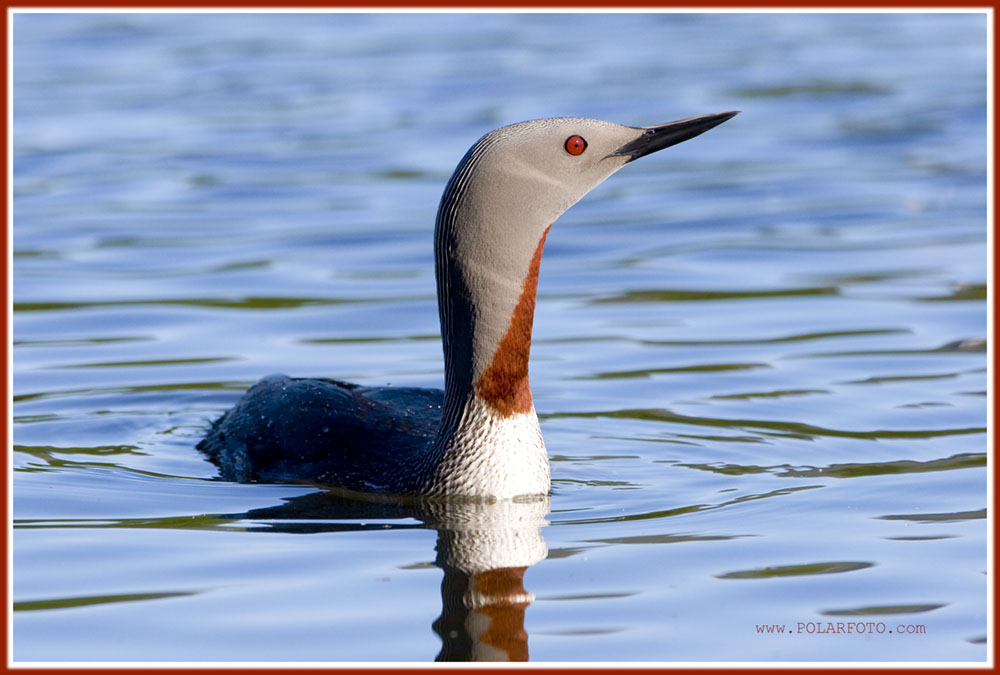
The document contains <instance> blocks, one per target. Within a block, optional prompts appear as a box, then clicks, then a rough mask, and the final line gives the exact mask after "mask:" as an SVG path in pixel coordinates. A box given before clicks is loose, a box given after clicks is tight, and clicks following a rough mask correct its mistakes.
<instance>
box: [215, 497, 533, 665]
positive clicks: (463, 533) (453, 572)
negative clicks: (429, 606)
mask: <svg viewBox="0 0 1000 675" xmlns="http://www.w3.org/2000/svg"><path fill="white" fill-rule="evenodd" d="M356 497H358V495H351V496H350V497H348V496H345V495H344V494H341V493H338V492H335V491H330V492H326V491H323V492H314V493H310V494H307V495H303V496H301V497H293V498H291V499H288V500H287V501H286V502H285V503H284V504H282V505H280V506H275V507H268V508H262V509H254V510H251V511H248V512H247V513H244V514H239V515H230V516H226V517H227V518H237V519H240V520H255V521H258V523H257V524H254V525H251V526H250V528H249V529H253V530H258V531H260V530H266V531H273V532H284V533H298V534H308V533H317V532H336V531H357V530H366V529H372V528H373V526H372V525H370V524H368V525H366V524H364V523H365V521H371V520H374V519H377V520H380V521H384V520H390V519H408V520H409V519H414V520H418V521H420V522H419V524H413V523H412V522H402V523H399V524H394V525H391V526H390V528H389V529H400V528H404V529H409V528H426V529H434V530H436V531H437V544H436V546H435V549H436V552H437V555H436V557H435V560H434V564H435V565H436V566H437V567H440V568H441V570H442V571H443V572H444V579H443V580H442V582H441V615H440V616H439V617H438V618H437V619H436V620H435V621H434V622H433V624H432V627H433V628H434V631H435V632H436V633H437V634H438V635H439V636H440V638H441V642H442V645H441V651H440V652H439V653H438V655H437V657H436V659H435V660H436V661H527V660H528V634H527V632H526V631H525V629H524V614H525V610H526V609H527V608H528V606H529V605H530V604H531V603H532V602H533V601H534V596H533V595H531V593H529V592H528V591H527V590H525V588H524V582H523V579H524V573H525V571H526V570H527V569H528V568H529V567H531V566H532V565H534V564H535V563H537V562H538V561H540V560H543V559H544V558H545V557H546V555H547V553H548V548H547V547H546V545H545V540H544V539H543V538H542V532H541V528H542V526H543V525H545V524H546V520H545V516H546V515H547V514H548V512H549V499H548V497H544V498H534V499H531V500H524V501H517V500H515V501H509V500H505V501H493V502H486V501H471V500H439V501H428V500H421V501H412V502H410V503H397V502H376V501H369V499H371V498H370V497H368V498H367V499H364V498H363V499H357V498H356ZM262 521H269V522H262ZM352 521H355V522H352ZM378 528H379V529H385V525H384V524H381V523H380V524H379V525H378Z"/></svg>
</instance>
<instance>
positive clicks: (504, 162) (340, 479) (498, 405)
mask: <svg viewBox="0 0 1000 675" xmlns="http://www.w3.org/2000/svg"><path fill="white" fill-rule="evenodd" d="M736 114H737V113H736V112H726V113H716V114H712V115H703V116H701V117H693V118H690V119H686V120H680V121H678V122H671V123H669V124H664V125H659V126H652V127H628V126H621V125H618V124H612V123H610V122H603V121H600V120H590V119H582V118H568V117H563V118H554V119H541V120H531V121H528V122H521V123H518V124H512V125H510V126H506V127H501V128H499V129H495V130H493V131H491V132H489V133H488V134H486V135H485V136H483V137H482V138H481V139H479V141H478V142H476V144H475V145H473V146H472V148H471V149H470V150H469V151H468V152H467V153H466V155H465V157H464V158H463V159H462V161H461V162H460V163H459V165H458V168H457V169H456V170H455V173H454V174H453V175H452V177H451V180H450V181H449V182H448V185H447V187H446V188H445V191H444V195H443V196H442V198H441V204H440V207H439V209H438V214H437V223H436V227H435V234H434V258H435V271H436V277H437V297H438V310H439V314H440V319H441V338H442V342H443V346H444V366H445V389H444V391H443V392H442V391H440V390H436V389H415V388H396V387H381V388H378V387H362V386H359V385H355V384H349V383H345V382H340V381H337V380H329V379H316V378H309V379H305V378H289V377H286V376H284V375H272V376H269V377H265V378H264V379H262V380H261V381H259V382H258V383H257V384H255V385H254V386H253V387H251V388H250V389H249V390H248V391H247V392H246V394H245V395H244V396H243V398H242V399H240V401H239V402H238V403H237V404H236V406H235V407H234V408H232V409H231V410H229V411H228V412H227V413H225V414H224V415H223V416H222V417H220V418H219V419H218V420H216V421H215V422H214V423H213V424H212V426H211V429H210V430H209V431H208V433H207V435H206V437H205V438H204V439H203V440H202V441H201V442H200V443H199V444H198V447H199V448H200V449H201V450H203V451H204V452H205V453H206V454H207V455H208V456H209V457H210V458H211V459H212V460H213V461H214V462H215V463H216V464H218V466H219V467H220V471H221V475H222V477H223V478H224V479H227V480H236V481H244V482H287V481H295V482H312V483H318V484H323V485H329V486H336V487H339V488H345V489H348V490H352V491H359V492H367V493H371V492H374V493H383V494H392V495H419V496H432V497H437V496H442V497H443V496H448V497H450V496H457V497H471V498H495V499H509V498H514V497H522V496H537V495H545V494H548V491H549V485H550V482H549V460H548V455H547V453H546V450H545V443H544V441H543V440H542V433H541V429H540V427H539V424H538V417H537V416H536V414H535V409H534V405H533V403H532V399H531V390H530V387H529V384H528V355H529V352H530V349H531V327H532V320H533V317H534V311H535V290H536V287H537V283H538V271H539V265H540V263H541V258H542V250H543V248H544V245H545V239H546V236H547V235H548V232H549V228H550V227H551V225H552V223H553V222H555V220H556V218H558V217H559V216H560V215H561V214H562V213H563V212H564V211H565V210H566V209H568V208H569V207H570V206H572V205H573V204H575V203H576V202H577V201H579V200H580V198H582V197H583V196H584V195H585V194H587V192H589V191H590V190H592V189H593V188H594V187H596V186H597V185H599V184H600V183H601V182H603V181H604V180H605V179H606V178H607V177H609V176H610V175H611V174H613V173H614V172H615V171H617V170H618V169H620V168H621V167H623V166H624V165H625V164H627V163H629V162H631V161H633V160H635V159H638V158H639V157H642V156H645V155H648V154H650V153H652V152H656V151H657V150H661V149H663V148H666V147H669V146H671V145H676V144H677V143H680V142H682V141H685V140H688V139H690V138H694V137H695V136H697V135H699V134H701V133H703V132H705V131H707V130H709V129H711V128H712V127H714V126H716V125H718V124H721V123H722V122H725V121H726V120H728V119H730V118H731V117H733V116H734V115H736Z"/></svg>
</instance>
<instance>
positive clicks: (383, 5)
mask: <svg viewBox="0 0 1000 675" xmlns="http://www.w3.org/2000/svg"><path fill="white" fill-rule="evenodd" d="M87 8H93V9H94V10H95V11H100V10H102V9H116V8H135V9H136V10H138V11H141V10H144V9H174V8H176V9H215V8H218V9H222V10H229V9H235V8H246V9H249V10H253V9H268V8H274V9H287V10H291V9H307V8H316V9H338V8H340V9H366V8H370V9H400V10H404V9H413V8H434V9H437V8H453V9H455V10H461V9H463V8H474V9H497V10H507V9H519V8H520V9H538V8H551V9H553V10H556V11H562V10H568V9H573V8H588V9H595V8H596V9H608V10H609V11H615V10H619V11H620V10H623V9H631V8H637V9H639V8H649V9H722V10H726V9H732V10H740V9H748V10H749V9H789V10H795V9H808V10H816V9H831V10H841V9H863V10H877V9H883V8H884V9H913V10H916V11H919V10H921V9H942V10H977V9H980V10H992V15H991V16H990V19H991V23H992V33H993V36H994V40H995V39H996V35H997V11H996V10H997V7H996V0H993V1H992V2H987V3H983V2H981V1H980V2H973V3H968V4H965V3H962V4H959V5H955V6H948V5H947V4H942V3H940V2H932V1H930V0H911V1H909V2H906V1H904V0H882V1H880V2H865V1H864V0H839V1H836V2H832V1H831V2H815V1H813V2H808V1H807V2H791V1H790V0H785V1H781V0H778V1H775V0H769V1H768V2H765V3H763V4H761V3H756V2H753V1H752V0H723V1H721V2H712V3H711V4H710V5H708V4H707V5H704V6H701V5H700V4H699V3H698V2H696V1H689V2H677V1H676V0H675V1H673V2H670V1H669V0H668V1H663V0H627V2H626V3H625V4H622V5H618V6H615V5H613V4H611V3H609V2H608V1H607V0H604V1H598V0H576V1H573V0H545V1H543V2H538V3H532V2H525V1H523V0H521V1H514V2H511V1H508V2H496V1H494V2H489V3H477V2H475V1H474V0H473V1H472V2H461V1H460V0H434V1H433V2H421V1H420V0H362V1H361V2H336V1H333V2H323V1H321V0H293V3H292V4H289V5H287V6H280V5H276V3H274V2H273V0H272V1H271V2H266V1H264V0H249V1H247V2H236V1H235V0H215V1H214V2H197V1H195V0H174V1H173V2H162V1H161V2H142V1H141V0H139V1H136V2H128V1H126V0H103V1H102V2H100V3H98V4H94V3H88V2H83V1H82V0H61V1H59V2H44V1H41V0H23V1H21V2H16V3H10V4H7V3H5V4H4V12H3V14H2V15H0V31H2V35H3V53H2V56H0V64H2V67H3V85H4V86H3V103H4V106H3V109H4V115H3V148H4V162H3V177H4V191H3V204H4V215H5V217H4V220H3V225H2V227H0V233H2V236H3V244H2V246H3V257H2V259H0V272H2V274H0V290H2V291H3V297H4V298H6V299H7V305H6V308H5V311H4V312H3V341H2V344H0V357H2V361H0V363H2V364H3V380H2V385H0V387H2V390H3V420H2V428H3V431H4V438H5V440H6V439H9V438H10V427H11V403H12V401H11V396H12V391H11V389H10V380H9V378H10V373H9V370H8V368H9V364H10V363H11V362H10V358H11V351H12V345H11V341H12V333H11V330H12V329H11V325H10V318H11V317H10V312H11V306H12V292H13V289H12V288H11V277H10V267H9V265H10V262H11V251H10V250H9V246H8V244H9V241H10V238H9V237H10V230H9V228H10V226H11V224H12V221H13V213H12V208H13V206H12V204H10V203H8V195H9V186H10V180H11V178H12V177H11V176H10V173H9V171H10V169H11V167H10V165H9V163H8V155H9V151H10V148H9V144H10V142H11V131H12V130H11V129H10V128H9V119H10V118H9V116H8V111H9V106H10V101H9V100H8V95H9V86H10V85H9V82H8V66H9V64H8V50H9V49H10V45H9V43H8V38H9V34H8V26H9V16H10V11H11V10H29V11H30V10H31V9H45V10H50V9H51V10H59V9H87ZM989 56H990V58H994V54H993V53H991V54H990V55H989ZM996 90H997V68H996V60H995V58H994V62H993V81H992V91H993V94H994V97H995V92H996ZM994 103H995V98H994V99H991V100H990V101H989V105H990V106H991V110H992V111H993V114H992V115H990V116H989V117H988V124H991V125H992V143H993V148H992V149H993V158H992V159H993V166H992V167H991V168H992V176H991V179H992V182H991V184H990V185H989V186H988V188H989V190H990V191H991V194H992V195H994V196H995V195H996V191H997V190H996V188H997V174H996V162H995V158H996V149H997V134H996V131H997V124H996V119H995V105H994ZM994 208H995V204H994ZM988 217H990V218H992V217H994V214H993V213H992V212H990V213H988ZM987 227H989V228H991V229H992V233H993V242H992V253H993V262H994V269H993V270H992V274H991V276H990V278H989V279H988V280H987V302H988V303H990V305H991V307H992V310H993V317H994V321H996V318H997V299H996V294H995V293H994V289H995V286H996V284H995V281H996V270H995V266H996V261H997V253H998V251H1000V246H998V240H997V234H998V232H997V227H996V221H995V219H994V220H993V221H992V222H988V223H987ZM987 339H988V340H990V342H991V343H993V344H995V343H994V342H993V339H994V335H992V334H991V335H989V336H987ZM994 349H995V348H994ZM990 367H991V368H992V370H991V375H992V377H991V379H990V381H989V382H988V386H989V387H990V388H991V392H992V393H993V394H994V395H995V394H996V391H997V387H996V385H997V369H996V363H995V361H994V362H991V363H990ZM993 403H994V410H993V413H994V416H996V413H997V410H996V405H995V403H996V401H995V400H994V401H993ZM990 451H992V448H991V449H990ZM5 456H6V457H7V458H8V459H7V461H6V462H5V464H4V470H3V478H4V480H3V482H2V483H0V486H2V487H0V494H2V497H3V498H2V499H0V513H2V515H3V523H4V524H5V525H6V533H5V535H6V536H4V537H3V539H2V543H0V549H2V552H3V560H4V562H5V567H4V574H3V581H4V583H3V586H2V587H0V596H2V597H3V598H4V611H3V619H2V627H3V634H2V636H0V638H2V639H0V656H2V660H0V672H8V671H16V672H20V673H31V674H32V675H36V674H37V675H57V674H60V675H61V674H62V673H66V672H72V671H83V672H113V673H132V672H140V671H142V672H146V671H153V672H157V673H185V674H190V675H200V674H201V673H207V674H214V673H246V672H254V671H257V670H260V671H263V672H274V671H281V672H287V671H297V672H303V673H330V672H336V673H358V674H360V675H388V674H389V673H398V672H401V671H404V670H406V671H430V670H442V669H443V668H442V667H441V666H435V665H434V664H427V665H419V666H400V667H398V668H392V667H387V668H357V667H349V666H345V667H338V666H336V665H335V664H334V665H330V666H329V667H322V668H308V667H300V668H296V667H288V666H273V667H269V666H267V665H263V666H259V667H253V668H249V667H245V668H240V667H238V666H221V667H218V668H212V667H185V666H183V665H165V666H151V667H148V668H127V667H122V668H117V667H116V668H104V667H101V666H93V667H88V666H67V667H65V668H34V667H30V666H16V665H15V666H13V667H11V666H10V665H9V660H10V654H9V653H8V649H9V643H8V639H7V636H8V628H9V626H8V619H9V613H8V612H7V611H6V610H7V607H9V602H10V599H9V598H8V597H7V590H8V580H9V574H10V572H11V570H10V568H9V566H8V565H6V561H7V560H8V555H9V550H8V547H9V543H10V523H11V516H12V514H11V513H10V509H9V495H8V494H7V492H8V485H9V478H10V463H9V457H10V455H9V453H5ZM992 459H993V461H992V465H991V467H990V469H991V472H992V475H993V480H994V501H993V503H992V504H990V508H992V509H993V513H994V514H995V513H996V511H995V506H996V499H995V492H996V486H997V474H998V472H997V466H996V460H995V457H994V458H992ZM994 526H995V522H994ZM995 532H996V530H995V529H994V534H995ZM994 542H995V537H994ZM995 572H996V566H995V565H994V567H993V569H991V570H988V571H987V573H988V574H994V579H995ZM996 595H997V588H996V582H995V581H994V597H993V601H994V602H993V606H994V608H995V607H996ZM995 638H996V634H995V632H994V634H993V635H987V639H988V640H990V641H991V643H992V644H993V645H996V642H995ZM443 670H446V671H447V672H449V673H472V672H476V671H482V670H489V671H492V672H496V671H498V670H516V672H518V673H525V674H530V675H541V674H542V673H547V672H551V671H553V670H562V671H565V670H574V671H576V670H584V669H572V668H567V667H558V666H555V665H554V666H551V667H539V666H534V667H533V666H527V667H517V668H504V667H502V666H488V665H478V666H472V665H469V666H464V667H461V666H460V667H457V668H456V667H448V668H445V669H443ZM802 670H815V671H821V672H822V673H824V675H825V674H827V673H829V674H831V675H832V674H834V673H865V672H880V671H881V672H884V671H886V670H894V671H897V672H898V671H914V672H917V673H921V674H923V673H927V674H930V673H949V672H951V673H967V672H983V671H984V670H987V671H989V672H995V671H996V670H997V668H996V666H995V664H992V665H988V666H980V667H976V665H975V664H972V665H970V666H966V667H962V666H957V665H956V666H954V667H929V668H924V667H920V666H919V664H914V665H913V666H909V667H908V666H887V667H885V668H860V667H851V666H849V665H837V664H834V665H825V664H817V665H815V666H813V665H808V666H803V667H778V668H773V667H772V668H768V667H764V666H749V667H738V666H733V667H728V668H727V667H707V668H693V667H687V668H686V667H684V666H674V667H672V666H670V665H669V664H665V665H664V666H662V667H653V668H642V667H627V666H626V667H620V666H598V667H593V668H589V667H588V668H586V669H585V672H586V673H592V672H593V673H608V672H621V671H635V672H640V673H650V674H651V675H652V674H655V675H666V674H668V673H670V674H672V673H678V672H692V673H697V674H698V675H719V674H721V673H732V672H739V673H772V672H775V671H777V672H779V673H792V672H798V671H802Z"/></svg>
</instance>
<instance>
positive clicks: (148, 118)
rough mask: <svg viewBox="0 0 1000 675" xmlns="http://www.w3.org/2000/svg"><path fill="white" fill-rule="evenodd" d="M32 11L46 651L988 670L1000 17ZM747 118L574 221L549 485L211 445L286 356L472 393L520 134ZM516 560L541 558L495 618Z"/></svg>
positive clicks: (20, 600)
mask: <svg viewBox="0 0 1000 675" xmlns="http://www.w3.org/2000/svg"><path fill="white" fill-rule="evenodd" d="M13 36H14V47H13V64H14V65H13V76H14V88H13V92H14V95H13V108H14V129H13V139H14V147H13V154H14V174H13V189H14V201H13V207H14V228H13V242H14V250H13V270H14V272H13V273H14V277H13V284H14V285H13V300H14V312H13V321H14V323H13V338H14V346H13V366H14V373H13V381H14V406H13V416H14V417H13V436H14V443H15V445H14V448H13V486H14V494H13V498H14V512H13V516H14V534H13V602H14V612H13V658H14V659H15V660H16V661H19V662H20V661H23V662H28V661H220V660H221V661H413V662H426V661H431V660H433V659H434V658H435V657H439V658H442V659H472V658H503V657H511V656H513V657H520V658H523V657H524V655H525V652H527V653H528V654H530V658H531V659H532V660H535V661H787V660H796V661H813V660H819V661H826V660H829V661H983V660H984V659H986V658H987V657H988V656H989V646H988V644H987V639H986V636H987V634H988V632H989V631H988V628H989V627H988V625H987V579H988V577H987V571H988V569H989V561H988V559H987V540H988V532H989V527H988V524H989V523H988V518H987V447H988V435H987V431H986V427H987V410H988V404H989V392H988V384H987V383H988V379H989V378H988V375H989V373H988V343H987V338H988V322H987V303H986V297H987V282H988V280H989V266H988V261H987V235H988V233H987V227H988V225H987V176H986V167H987V165H986V161H987V154H986V150H987V146H986V120H987V117H986V114H987V90H986V82H987V62H988V54H987V17H986V16H985V15H984V14H982V13H979V14H968V13H967V14H961V13H956V14H876V13H866V14H655V15H645V14H622V15H614V14H612V15H607V14H582V15H574V14H469V15H454V14H407V15H395V14H377V15H370V14H348V15H342V14H318V15H310V14H293V15H281V14H266V15H239V14H222V15H219V14H197V15H185V14H146V15H142V14H26V13H23V14H18V15H16V16H14V17H13ZM733 109H739V110H742V111H743V112H742V114H741V115H739V116H738V117H736V118H734V119H733V120H730V121H729V122H727V123H726V124H724V125H722V126H720V127H718V128H717V129H714V130H712V131H710V132H708V133H706V134H705V135H704V136H701V137H699V138H697V139H695V140H692V141H689V142H687V143H684V144H682V145H679V146H677V147H675V148H671V149H669V150H666V151H664V152H662V153H658V154H656V155H653V156H651V157H648V158H644V159H642V160H640V161H638V162H635V163H634V164H631V165H629V166H628V167H626V168H625V169H623V170H622V171H621V172H620V173H619V174H617V175H616V176H613V177H612V178H611V179H610V180H608V182H607V183H605V184H604V185H602V186H600V187H599V188H597V189H596V190H594V191H593V193H591V194H590V195H588V196H587V197H586V198H585V199H584V200H583V201H581V202H580V203H579V204H578V205H576V206H575V207H573V208H572V209H571V210H570V211H569V212H567V213H566V214H565V215H564V216H563V217H562V218H561V219H560V220H559V222H558V223H557V225H556V227H554V228H553V230H552V232H551V233H550V235H549V237H548V242H547V245H546V250H545V259H544V262H543V264H542V273H541V278H540V284H539V298H538V310H537V314H536V321H535V331H534V334H535V343H534V346H533V350H532V364H531V381H532V385H533V391H534V395H535V406H536V408H537V410H538V412H539V416H540V418H541V420H542V429H543V432H544V434H545V439H546V444H547V447H548V451H549V454H550V458H551V460H552V471H553V493H552V497H551V501H550V503H549V504H547V505H545V508H543V509H542V511H541V512H540V513H539V512H537V510H532V508H530V507H529V506H521V507H517V509H514V511H513V512H509V511H504V510H499V511H497V510H496V509H493V510H491V509H489V508H485V507H484V510H482V511H475V512H470V513H466V512H458V513H448V514H444V515H442V514H431V513H427V512H421V511H412V510H411V511H406V510H397V511H393V510H392V509H388V508H386V507H384V506H380V505H372V504H364V503H352V502H350V501H345V500H342V499H338V498H337V497H336V496H334V495H329V494H327V493H325V492H324V491H323V490H320V489H318V488H315V487H307V486H289V485H238V484H229V483H225V482H222V481H219V480H217V479H216V472H215V468H214V467H213V466H212V465H211V464H210V463H208V462H207V461H205V459H204V458H203V457H201V456H200V455H199V453H198V452H197V451H196V450H195V448H194V445H195V443H196V442H197V441H198V439H199V438H200V437H201V435H202V433H203V431H204V429H205V427H206V425H207V423H208V422H209V420H211V419H212V418H214V417H216V416H217V415H219V414H220V413H221V412H223V411H224V410H226V409H227V408H228V407H230V406H231V405H232V404H233V403H234V402H235V401H236V400H237V399H238V397H239V396H240V393H241V392H242V391H243V390H245V388H246V387H247V386H249V385H250V384H252V383H253V382H254V381H255V380H256V379H258V378H259V377H261V376H263V375H266V374H269V373H272V372H286V373H289V374H292V375H322V376H329V377H336V378H339V379H347V380H353V381H357V382H362V383H364V384H371V385H383V384H386V383H392V384H395V385H412V386H441V383H442V365H441V356H440V344H439V341H438V324H437V312H436V308H435V298H434V278H433V271H432V268H433V263H432V254H431V232H432V228H433V219H434V213H435V210H436V207H437V200H438V198H439V197H440V194H441V190H442V188H443V186H444V183H445V181H446V180H447V178H448V176H449V175H450V173H451V171H452V170H453V168H454V166H455V164H456V163H457V161H458V159H459V158H460V157H461V156H462V154H463V153H464V152H465V150H466V149H467V148H468V147H469V145H471V144H472V143H473V142H474V141H475V140H476V139H477V138H478V137H479V136H480V135H482V134H483V133H485V132H486V131H488V130H489V129H491V128H493V127H495V126H499V125H502V124H506V123H510V122H515V121H519V120H522V119H530V118H536V117H547V116H563V115H568V116H584V117H594V118H600V119H608V120H611V121H615V122H619V123H624V124H634V125H639V124H655V123H662V122H667V121H671V120H674V119H679V118H683V117H689V116H693V115H697V114H703V113H709V112H717V111H723V110H733ZM518 509H520V510H518ZM546 511H548V512H547V513H546ZM470 523H472V524H471V525H470ZM546 551H547V553H546ZM477 556H478V557H477ZM473 559H474V561H473ZM484 570H485V571H484ZM497 570H501V571H502V570H515V572H514V573H513V574H514V576H515V577H517V576H518V575H519V574H520V572H517V570H521V571H523V588H518V587H517V583H514V584H513V586H512V587H511V588H510V589H508V590H510V591H511V592H510V593H507V594H501V595H504V597H499V598H495V600H496V605H495V606H491V607H487V608H486V609H483V608H482V607H479V606H478V605H477V606H471V607H470V605H469V603H470V602H472V601H471V600H469V598H473V597H474V595H475V594H473V593H472V592H471V590H470V589H472V588H473V586H474V585H475V584H480V586H476V588H480V587H482V588H485V586H484V585H483V584H484V583H485V581H484V580H485V579H486V577H483V576H476V575H481V574H486V575H489V574H492V575H494V576H496V575H498V574H499V572H497ZM442 579H444V582H445V583H444V584H443V585H442ZM515 581H516V580H515ZM470 584H472V585H470ZM475 597H478V596H475ZM472 604H473V605H475V603H474V602H473V603H472ZM463 607H464V609H463ZM442 615H444V616H443V617H442ZM439 617H442V620H441V621H439V622H437V623H436V621H437V619H438V618H439ZM491 622H492V623H491ZM432 624H433V625H432ZM848 624H850V626H851V628H850V630H851V631H852V632H851V633H850V634H848V633H846V632H845V631H846V630H848V628H847V627H846V626H847V625H848ZM838 625H843V626H844V627H843V628H838ZM768 626H771V628H770V629H769V628H768ZM859 626H860V628H859ZM484 627H485V628H484ZM879 627H881V628H879ZM501 629H503V630H504V631H506V632H505V633H503V635H502V636H500V638H498V637H497V634H498V633H500V632H502V631H501ZM779 629H780V630H782V631H784V632H781V633H774V632H768V631H769V630H771V631H775V630H779ZM484 630H485V632H483V631H484ZM862 630H864V631H865V632H863V633H862V634H858V632H859V631H862ZM519 631H523V632H519ZM838 631H839V632H838ZM511 636H513V637H511ZM504 637H505V639H508V641H509V643H504V640H503V639H501V638H504ZM525 640H526V644H525ZM511 644H513V647H511ZM498 645H500V646H498ZM504 645H506V646H507V647H510V649H507V650H506V651H504V649H503V648H502V647H504Z"/></svg>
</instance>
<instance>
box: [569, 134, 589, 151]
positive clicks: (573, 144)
mask: <svg viewBox="0 0 1000 675" xmlns="http://www.w3.org/2000/svg"><path fill="white" fill-rule="evenodd" d="M586 149H587V141H585V140H583V136H570V137H569V138H567V139H566V152H568V153H569V154H571V155H582V154H583V151H584V150H586Z"/></svg>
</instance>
